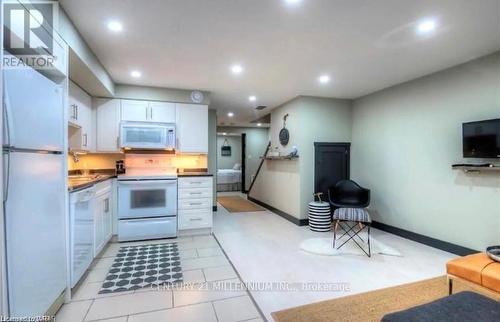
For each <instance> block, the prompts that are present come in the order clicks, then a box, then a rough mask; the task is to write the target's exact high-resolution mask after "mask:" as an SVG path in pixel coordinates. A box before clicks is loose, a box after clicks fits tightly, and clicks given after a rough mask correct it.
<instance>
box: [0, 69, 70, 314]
mask: <svg viewBox="0 0 500 322" xmlns="http://www.w3.org/2000/svg"><path fill="white" fill-rule="evenodd" d="M3 77H4V78H3V84H4V100H3V117H4V119H3V121H4V133H3V158H4V159H3V165H4V168H3V177H4V182H3V186H4V191H3V196H4V198H3V200H4V220H5V236H6V240H5V243H6V257H7V288H8V306H9V315H10V316H39V315H43V314H44V313H46V312H47V310H48V309H49V308H50V306H51V305H52V304H53V303H54V301H55V300H56V299H57V298H58V297H59V296H60V295H61V294H62V292H63V291H64V289H65V287H66V249H65V248H66V246H65V227H66V226H65V204H64V202H65V197H64V196H65V193H66V191H65V189H66V185H65V180H66V177H65V176H64V162H66V160H65V158H64V156H65V154H64V153H63V148H64V135H65V131H64V125H65V124H64V101H63V90H62V88H61V87H60V86H59V85H57V84H56V83H54V82H52V81H51V80H49V79H48V78H46V77H44V76H43V75H41V74H40V73H38V72H36V71H35V70H33V69H12V70H4V71H3Z"/></svg>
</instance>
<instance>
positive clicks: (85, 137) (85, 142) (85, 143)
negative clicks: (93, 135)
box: [82, 133, 87, 147]
mask: <svg viewBox="0 0 500 322" xmlns="http://www.w3.org/2000/svg"><path fill="white" fill-rule="evenodd" d="M83 142H84V143H83V144H82V145H83V146H84V147H87V133H85V134H84V135H83Z"/></svg>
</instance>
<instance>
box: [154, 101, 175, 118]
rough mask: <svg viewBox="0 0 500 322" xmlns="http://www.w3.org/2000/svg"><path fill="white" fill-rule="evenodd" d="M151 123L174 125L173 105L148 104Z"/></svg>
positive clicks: (165, 103)
mask: <svg viewBox="0 0 500 322" xmlns="http://www.w3.org/2000/svg"><path fill="white" fill-rule="evenodd" d="M149 111H150V112H149V113H150V119H149V120H150V121H151V122H160V123H175V104H174V103H167V102H149Z"/></svg>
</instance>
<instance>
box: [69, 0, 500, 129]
mask: <svg viewBox="0 0 500 322" xmlns="http://www.w3.org/2000/svg"><path fill="white" fill-rule="evenodd" d="M60 2H61V4H62V6H63V8H64V9H65V11H66V12H67V13H68V15H69V16H70V18H71V19H72V20H73V22H74V23H75V25H76V27H77V28H78V30H79V31H80V32H81V34H82V36H83V37H84V38H85V40H86V41H87V43H88V45H89V46H90V47H91V48H92V50H93V51H94V52H95V54H96V55H97V57H98V58H99V60H100V61H101V62H102V64H103V65H104V66H105V68H106V69H107V70H108V72H109V73H110V75H111V77H112V78H113V79H114V80H115V82H117V83H125V84H139V85H148V86H160V87H170V88H182V89H200V90H207V91H211V92H212V94H211V101H212V104H211V107H214V108H217V110H218V115H219V122H226V123H229V122H236V123H241V122H248V121H251V120H252V119H254V118H256V117H257V116H260V115H263V114H265V113H266V111H268V110H269V109H266V110H264V111H262V112H260V113H257V112H256V111H255V110H254V107H255V105H257V104H258V105H267V106H269V107H270V108H272V107H275V106H277V105H279V104H281V103H283V102H285V101H287V100H289V99H291V98H293V97H295V96H297V95H315V96H325V97H337V98H356V97H360V96H363V95H366V94H368V93H371V92H374V91H377V90H380V89H382V88H386V87H389V86H392V85H395V84H398V83H401V82H404V81H408V80H411V79H414V78H417V77H420V76H423V75H426V74H430V73H432V72H435V71H438V70H442V69H445V68H447V67H451V66H453V65H457V64H460V63H462V62H465V61H468V60H471V59H473V58H476V57H480V56H483V55H486V54H489V53H492V52H495V51H498V50H500V0H474V1H471V0H418V1H416V0H377V1H373V0H302V2H301V3H300V4H299V5H296V6H293V7H291V6H287V5H286V4H285V1H284V0H141V1H138V0H85V1H82V0H60ZM427 17H432V18H434V19H437V21H438V28H437V30H436V31H435V33H434V34H432V35H431V36H428V37H421V36H418V35H417V34H416V33H415V32H414V29H415V26H416V24H417V23H418V22H419V21H421V19H422V18H427ZM110 19H118V20H120V21H121V22H122V23H123V25H124V30H123V32H122V33H120V34H113V33H112V32H110V31H108V30H107V28H106V25H107V23H108V21H109V20H110ZM233 63H240V64H241V65H242V66H243V67H244V69H245V71H244V73H242V75H240V76H238V77H235V76H234V75H232V74H231V72H230V66H231V65H232V64H233ZM132 69H139V70H141V71H142V74H143V76H142V77H141V78H140V79H138V80H136V79H132V78H131V77H130V74H129V73H130V70H132ZM324 73H327V74H330V75H331V77H332V81H331V82H330V83H328V84H326V85H320V84H319V83H318V81H317V78H318V76H319V75H320V74H324ZM249 95H256V96H257V97H258V100H257V102H255V103H252V102H249V101H248V96H249ZM228 111H233V112H234V113H235V116H234V118H233V119H228V118H227V117H226V113H227V112H228Z"/></svg>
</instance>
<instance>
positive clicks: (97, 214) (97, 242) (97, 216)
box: [94, 197, 103, 257]
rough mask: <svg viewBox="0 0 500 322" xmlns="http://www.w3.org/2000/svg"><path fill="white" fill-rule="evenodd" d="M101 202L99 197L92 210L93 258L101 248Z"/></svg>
mask: <svg viewBox="0 0 500 322" xmlns="http://www.w3.org/2000/svg"><path fill="white" fill-rule="evenodd" d="M102 216H103V202H102V198H101V197H97V198H96V202H95V210H94V257H96V256H97V255H98V254H99V252H100V251H101V249H102V246H103V233H102Z"/></svg>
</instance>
